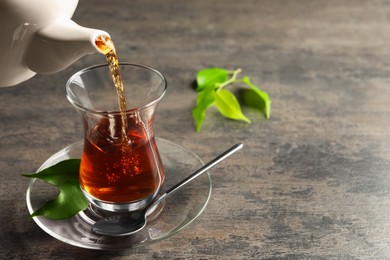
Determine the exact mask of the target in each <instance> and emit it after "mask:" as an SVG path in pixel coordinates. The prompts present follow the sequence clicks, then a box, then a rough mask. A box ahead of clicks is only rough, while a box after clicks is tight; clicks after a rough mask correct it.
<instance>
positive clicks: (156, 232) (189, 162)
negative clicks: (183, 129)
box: [26, 138, 211, 250]
mask: <svg viewBox="0 0 390 260" xmlns="http://www.w3.org/2000/svg"><path fill="white" fill-rule="evenodd" d="M156 141H157V145H158V149H159V152H160V155H161V159H162V161H163V165H164V170H165V183H164V187H163V190H162V191H163V192H164V190H166V189H167V188H170V187H172V186H173V185H174V184H176V183H177V182H179V181H181V180H182V179H184V178H185V177H187V176H188V175H189V174H191V173H192V172H193V171H195V170H197V169H198V168H200V167H201V166H202V165H203V162H202V160H201V159H200V158H199V157H198V156H197V155H196V154H194V153H193V152H191V151H189V150H187V149H185V148H183V147H181V146H179V145H177V144H175V143H173V142H170V141H168V140H165V139H162V138H156ZM82 149H83V142H77V143H74V144H71V145H69V146H67V147H65V148H64V149H62V150H60V151H58V152H57V153H55V154H54V155H52V156H51V157H50V158H49V159H48V160H47V161H46V162H45V163H44V164H43V165H42V166H41V167H40V168H39V170H42V169H44V168H47V167H49V166H51V165H54V164H56V163H58V162H60V161H63V160H66V159H69V158H80V156H81V153H82ZM39 170H38V171H39ZM57 193H58V190H57V188H55V187H54V186H52V185H49V184H47V183H45V182H43V181H41V180H39V179H32V180H31V182H30V184H29V186H28V189H27V193H26V201H27V208H28V210H29V212H30V213H32V212H34V211H35V210H37V209H38V208H39V207H41V206H42V205H43V203H44V202H45V201H47V200H49V199H52V198H53V197H54V196H55V195H56V194H57ZM210 196H211V178H210V175H209V174H208V173H207V174H203V175H201V176H199V177H198V178H196V179H194V180H193V181H191V182H190V183H188V184H187V185H186V187H185V188H183V189H181V190H179V191H177V192H176V193H174V194H173V195H172V196H171V197H169V198H167V199H166V201H165V205H163V207H161V211H159V212H158V216H157V217H153V216H150V217H151V219H149V221H148V223H147V225H146V227H145V228H144V229H143V230H141V231H139V232H138V233H136V234H132V235H129V236H122V237H110V236H103V235H98V234H96V233H94V232H93V231H92V230H91V225H92V223H91V222H88V221H83V220H84V219H85V218H84V217H83V216H84V214H88V213H86V212H81V213H79V214H78V215H76V216H74V217H72V218H70V219H66V220H51V219H48V218H45V217H34V218H33V219H34V221H35V222H36V223H37V224H38V226H39V227H41V228H42V229H43V230H44V231H45V232H46V233H48V234H49V235H51V236H53V237H54V238H56V239H58V240H60V241H63V242H65V243H67V244H70V245H74V246H77V247H82V248H89V249H104V250H108V249H127V248H133V247H138V246H144V245H149V244H152V243H155V242H158V241H160V240H162V239H165V238H167V237H170V236H172V235H174V234H176V233H177V232H179V231H180V230H182V229H183V228H185V227H186V226H188V225H189V224H190V223H191V222H192V221H194V220H195V219H196V218H197V217H198V216H199V215H200V214H201V213H202V212H203V210H204V209H205V207H206V205H207V203H208V201H209V199H210ZM86 211H89V209H87V210H86ZM152 215H153V214H152Z"/></svg>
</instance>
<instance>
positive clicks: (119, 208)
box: [81, 189, 159, 213]
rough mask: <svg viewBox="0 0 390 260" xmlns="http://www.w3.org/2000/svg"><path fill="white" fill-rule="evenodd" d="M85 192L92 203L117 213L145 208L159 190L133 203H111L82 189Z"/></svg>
mask: <svg viewBox="0 0 390 260" xmlns="http://www.w3.org/2000/svg"><path fill="white" fill-rule="evenodd" d="M81 190H82V192H83V193H84V196H85V197H86V198H87V199H88V201H89V202H90V203H92V204H93V205H94V206H96V207H98V208H101V209H103V210H106V211H110V212H117V213H124V212H129V211H134V210H139V209H143V208H145V206H146V205H148V204H149V203H150V202H151V201H152V200H153V199H154V198H155V197H156V195H158V193H159V191H157V192H156V193H154V194H152V195H150V196H148V197H146V198H144V199H142V200H139V201H135V202H131V203H109V202H105V201H102V200H98V199H96V198H94V197H92V196H91V195H90V194H89V193H88V192H86V191H85V190H83V189H81Z"/></svg>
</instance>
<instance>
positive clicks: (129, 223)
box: [92, 143, 243, 236]
mask: <svg viewBox="0 0 390 260" xmlns="http://www.w3.org/2000/svg"><path fill="white" fill-rule="evenodd" d="M242 147H243V144H242V143H238V144H236V145H234V146H232V147H231V148H229V149H227V150H226V151H225V152H223V153H221V154H220V155H218V156H217V157H215V158H214V159H213V160H211V161H210V162H208V163H207V164H205V165H204V166H203V167H201V168H200V169H198V170H197V171H195V172H194V173H192V174H191V175H189V176H188V177H186V178H185V179H183V180H182V181H180V182H179V183H177V184H176V185H174V186H173V187H172V188H170V189H169V190H167V191H166V192H165V193H163V194H161V195H160V196H159V197H157V198H156V199H155V200H153V201H152V202H150V203H149V204H148V205H146V206H145V207H144V208H143V209H140V210H135V211H130V212H128V213H125V214H119V215H114V216H110V217H107V218H103V219H101V220H99V221H97V222H96V223H95V224H93V226H92V230H93V231H94V232H95V233H97V234H100V235H106V236H127V235H131V234H134V233H136V232H138V231H140V230H141V229H143V228H144V227H145V226H146V223H147V217H146V216H147V214H148V212H149V211H150V210H151V209H153V208H154V207H155V206H157V205H158V204H159V203H160V202H161V201H163V200H165V199H166V198H168V197H169V196H171V195H172V194H174V193H175V192H176V191H178V190H179V189H181V188H182V187H183V186H184V185H186V184H187V183H189V182H190V181H192V180H193V179H195V178H196V177H198V176H200V175H201V174H203V173H205V172H207V171H208V170H209V169H210V168H212V167H214V166H215V165H217V164H218V163H220V162H221V161H223V160H224V159H226V158H227V157H229V156H230V155H232V154H233V153H235V152H236V151H238V150H240V149H242Z"/></svg>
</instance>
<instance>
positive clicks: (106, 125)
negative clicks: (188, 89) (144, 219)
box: [66, 63, 167, 212]
mask: <svg viewBox="0 0 390 260" xmlns="http://www.w3.org/2000/svg"><path fill="white" fill-rule="evenodd" d="M119 68H120V71H121V74H122V81H123V85H124V95H125V96H124V97H125V100H126V107H127V108H126V111H122V112H121V111H120V109H119V104H118V95H117V92H116V89H115V86H114V84H113V80H112V78H111V74H110V70H109V68H108V65H97V66H93V67H89V68H86V69H84V70H82V71H79V72H78V73H76V74H75V75H73V76H72V77H71V78H70V79H69V81H68V82H67V85H66V94H67V98H68V99H69V101H70V103H71V104H72V105H73V106H74V107H75V108H76V110H77V111H78V112H79V114H80V115H81V117H82V123H83V126H84V148H83V153H82V157H81V164H80V186H81V189H82V191H83V192H84V194H85V196H86V197H87V198H88V200H89V201H90V202H91V203H92V204H93V205H95V206H97V207H98V208H101V209H103V210H107V211H113V212H126V211H132V210H137V209H140V208H143V207H144V206H145V205H146V204H148V203H149V202H150V201H151V200H152V199H153V198H154V197H155V196H156V195H157V194H158V193H159V191H160V189H161V187H162V184H163V182H164V170H163V165H162V163H161V159H160V155H159V152H158V149H157V145H156V142H155V138H154V133H153V121H154V115H155V111H156V106H157V104H158V103H159V101H160V100H161V98H162V97H163V95H164V93H165V91H166V88H167V84H166V81H165V78H164V77H163V75H162V74H161V73H159V72H158V71H156V70H154V69H152V68H149V67H146V66H141V65H136V64H129V63H121V64H120V65H119Z"/></svg>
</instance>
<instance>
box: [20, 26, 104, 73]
mask: <svg viewBox="0 0 390 260" xmlns="http://www.w3.org/2000/svg"><path fill="white" fill-rule="evenodd" d="M101 35H105V36H108V37H109V35H108V33H107V32H104V31H101V30H96V29H91V28H86V27H82V26H80V25H78V24H76V23H75V22H73V21H71V20H66V21H60V22H58V23H55V24H53V25H49V26H48V27H45V28H43V29H41V30H39V31H37V32H36V33H35V35H34V36H33V37H32V39H31V42H30V45H29V47H28V49H27V51H26V54H25V61H26V64H27V67H28V68H29V69H30V70H32V71H34V72H35V73H39V74H50V73H55V72H58V71H61V70H63V69H65V68H66V67H68V66H69V65H71V64H72V63H74V62H75V61H77V60H78V59H80V58H81V57H83V56H85V55H87V54H92V53H96V52H100V50H99V49H98V47H97V46H96V44H95V39H96V38H97V37H98V36H101Z"/></svg>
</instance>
